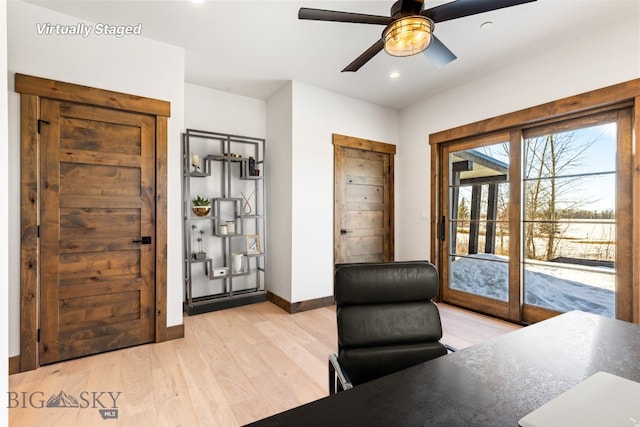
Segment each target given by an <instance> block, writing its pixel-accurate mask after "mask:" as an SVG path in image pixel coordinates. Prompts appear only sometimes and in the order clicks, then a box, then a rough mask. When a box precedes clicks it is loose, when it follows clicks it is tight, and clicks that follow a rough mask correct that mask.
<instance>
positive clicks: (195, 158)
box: [191, 154, 200, 172]
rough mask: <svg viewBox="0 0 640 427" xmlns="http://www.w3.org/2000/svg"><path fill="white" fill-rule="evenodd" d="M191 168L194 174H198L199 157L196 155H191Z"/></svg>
mask: <svg viewBox="0 0 640 427" xmlns="http://www.w3.org/2000/svg"><path fill="white" fill-rule="evenodd" d="M191 166H193V171H194V172H200V156H199V155H198V154H192V155H191Z"/></svg>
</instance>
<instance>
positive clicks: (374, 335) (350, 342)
mask: <svg viewBox="0 0 640 427" xmlns="http://www.w3.org/2000/svg"><path fill="white" fill-rule="evenodd" d="M437 294H438V272H437V270H436V268H435V267H434V266H433V264H431V263H430V262H428V261H411V262H386V263H357V264H339V265H338V266H336V270H335V278H334V296H335V300H336V315H337V322H338V361H339V362H340V365H341V366H342V368H343V369H344V370H345V371H346V373H347V375H348V376H349V378H350V379H351V382H352V383H353V385H354V386H355V385H358V384H362V383H364V382H367V381H370V380H373V379H375V378H378V377H381V376H383V375H387V374H390V373H392V372H395V371H398V370H400V369H404V368H407V367H409V366H413V365H416V364H419V363H422V362H425V361H427V360H430V359H433V358H435V357H438V356H442V355H444V354H446V353H447V350H446V348H445V346H444V345H443V344H442V343H440V339H441V338H442V325H441V323H440V314H439V312H438V307H437V306H436V305H435V304H434V302H433V301H432V299H433V298H435V297H436V296H437Z"/></svg>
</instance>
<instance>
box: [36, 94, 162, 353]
mask: <svg viewBox="0 0 640 427" xmlns="http://www.w3.org/2000/svg"><path fill="white" fill-rule="evenodd" d="M40 109H41V110H40V111H41V114H40V117H41V120H40V121H39V126H40V128H41V132H40V141H41V149H40V153H41V159H40V165H41V167H40V170H41V178H40V186H41V189H42V191H41V192H40V194H41V196H40V197H41V199H40V227H41V231H40V245H41V252H40V255H41V258H40V259H41V267H40V280H41V283H40V295H41V300H40V328H41V337H40V343H39V356H40V363H41V364H47V363H52V362H57V361H60V360H65V359H70V358H74V357H79V356H85V355H89V354H94V353H99V352H104V351H108V350H114V349H118V348H123V347H128V346H132V345H137V344H142V343H148V342H152V341H154V339H155V335H154V333H155V331H154V311H155V240H156V239H155V236H154V232H155V200H154V197H155V196H154V195H155V118H154V117H153V116H150V115H145V114H138V113H131V112H124V111H118V110H112V109H108V108H102V107H95V106H89V105H80V104H74V103H71V102H64V101H57V100H49V99H41V102H40Z"/></svg>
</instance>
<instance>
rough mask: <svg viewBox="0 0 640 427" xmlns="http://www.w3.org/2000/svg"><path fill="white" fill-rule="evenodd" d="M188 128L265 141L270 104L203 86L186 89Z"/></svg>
mask: <svg viewBox="0 0 640 427" xmlns="http://www.w3.org/2000/svg"><path fill="white" fill-rule="evenodd" d="M184 88H185V89H184V123H185V128H189V129H198V130H206V131H211V132H220V133H229V134H232V135H242V136H251V137H254V138H266V136H267V103H266V102H265V101H262V100H259V99H254V98H248V97H246V96H240V95H234V94H231V93H228V92H222V91H219V90H214V89H209V88H205V87H202V86H196V85H192V84H185V86H184Z"/></svg>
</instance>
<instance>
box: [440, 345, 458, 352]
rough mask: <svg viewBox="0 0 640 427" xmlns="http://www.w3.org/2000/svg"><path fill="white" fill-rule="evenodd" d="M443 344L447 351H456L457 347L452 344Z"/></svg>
mask: <svg viewBox="0 0 640 427" xmlns="http://www.w3.org/2000/svg"><path fill="white" fill-rule="evenodd" d="M443 344H444V346H445V347H446V348H447V350H448V351H449V352H451V353H455V352H456V351H458V349H457V348H455V347H453V346H450V345H449V344H445V343H443Z"/></svg>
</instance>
